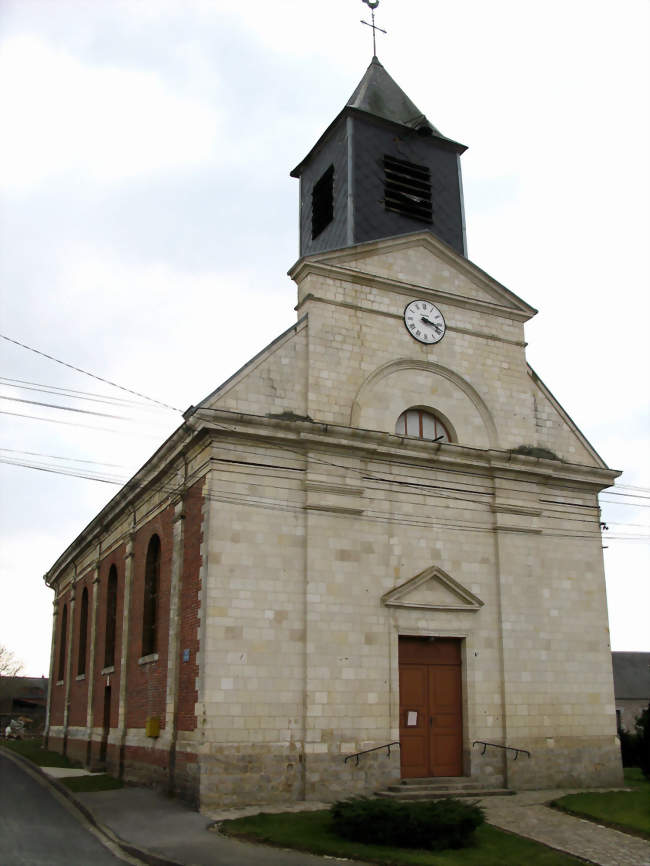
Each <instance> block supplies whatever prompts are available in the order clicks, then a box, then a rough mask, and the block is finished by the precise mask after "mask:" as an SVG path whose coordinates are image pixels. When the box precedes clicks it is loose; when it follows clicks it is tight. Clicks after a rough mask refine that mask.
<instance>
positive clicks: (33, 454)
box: [0, 447, 126, 469]
mask: <svg viewBox="0 0 650 866" xmlns="http://www.w3.org/2000/svg"><path fill="white" fill-rule="evenodd" d="M0 451H7V452H9V453H10V454H26V455H27V456H29V457H48V458H50V459H51V460H66V461H68V462H70V463H93V464H95V465H96V466H112V467H114V468H116V469H125V468H126V467H125V466H124V464H123V463H104V462H103V461H101V460H87V459H83V458H81V457H63V456H62V455H60V454H43V453H42V452H41V451H21V450H20V449H18V448H2V447H0Z"/></svg>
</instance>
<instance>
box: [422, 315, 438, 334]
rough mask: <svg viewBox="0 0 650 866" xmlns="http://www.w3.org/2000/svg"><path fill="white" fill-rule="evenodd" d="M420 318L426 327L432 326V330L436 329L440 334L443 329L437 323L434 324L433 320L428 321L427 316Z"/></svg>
mask: <svg viewBox="0 0 650 866" xmlns="http://www.w3.org/2000/svg"><path fill="white" fill-rule="evenodd" d="M420 318H421V319H422V321H423V322H424V323H425V324H426V325H431V327H432V328H435V329H436V331H437V332H438V333H440V331H442V328H441V327H440V325H436V323H435V322H432V321H431V319H428V318H427V317H426V316H420Z"/></svg>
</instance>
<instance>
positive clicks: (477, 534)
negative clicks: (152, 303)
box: [45, 57, 622, 807]
mask: <svg viewBox="0 0 650 866" xmlns="http://www.w3.org/2000/svg"><path fill="white" fill-rule="evenodd" d="M464 150H465V147H464V145H462V144H460V143H458V142H456V141H454V140H453V139H450V138H447V137H446V136H445V135H443V134H442V133H441V132H440V131H439V130H438V129H437V128H436V127H435V126H433V125H432V123H430V122H429V120H428V119H427V117H426V116H425V115H424V114H423V113H422V112H421V111H420V110H419V109H418V108H417V107H416V106H415V105H414V104H413V102H412V101H411V100H410V99H409V98H408V96H407V95H406V94H405V93H404V91H403V90H402V89H401V88H400V87H399V86H398V85H397V83H396V82H395V81H394V80H393V79H392V78H391V76H390V75H389V74H388V72H387V71H386V70H385V69H384V67H383V66H382V64H381V63H380V62H379V61H378V59H377V58H376V57H373V59H372V62H371V63H370V66H369V67H368V69H367V71H366V72H365V74H364V76H363V78H362V79H361V81H360V83H359V85H358V86H357V88H356V89H355V90H354V92H353V94H352V96H351V97H350V99H349V100H348V102H347V103H346V104H345V106H344V107H343V109H342V111H341V112H340V113H339V114H338V115H337V117H336V118H335V119H334V120H333V121H332V123H330V125H329V126H328V127H327V129H326V130H325V131H324V132H323V134H322V135H321V137H320V138H319V139H318V141H317V142H316V143H315V144H314V146H313V148H312V149H311V151H310V152H309V153H308V154H307V155H306V156H305V158H304V159H303V160H302V161H301V162H300V163H299V164H298V165H297V167H296V168H295V169H294V170H293V171H292V172H291V174H292V176H293V177H295V178H298V179H299V183H300V220H299V225H300V258H299V259H298V261H297V262H296V264H294V265H293V267H292V268H291V270H290V272H289V274H290V277H291V278H292V279H293V280H294V282H295V283H296V287H297V306H296V311H297V314H296V316H295V321H293V324H290V326H289V327H288V328H287V330H286V331H285V332H284V333H282V334H280V335H279V336H278V337H277V338H276V339H275V340H273V342H272V343H270V344H269V345H268V346H267V347H266V348H265V349H263V350H262V351H261V352H260V353H259V354H258V355H256V356H255V357H253V358H251V360H250V361H249V362H248V363H247V364H246V365H245V366H244V367H242V368H241V369H240V370H238V371H237V372H236V373H234V374H233V375H232V376H231V377H230V378H229V379H228V380H227V381H225V382H224V383H222V384H221V385H220V386H219V387H218V388H216V390H215V391H213V393H211V394H209V395H208V396H207V397H205V399H203V400H202V401H201V402H200V403H198V404H197V405H194V406H191V407H190V408H189V409H188V410H187V411H186V412H185V413H184V423H183V424H182V425H181V426H180V427H179V428H178V429H177V430H176V432H175V433H173V434H172V435H171V436H170V438H169V439H168V440H167V441H166V442H164V443H163V444H162V445H161V447H160V448H159V449H158V450H157V451H156V452H155V453H154V454H153V455H152V457H151V458H150V459H149V460H148V462H147V463H145V464H144V466H142V468H141V469H140V470H139V471H138V472H137V473H136V475H135V476H134V477H133V478H132V479H131V480H130V481H129V482H128V483H127V484H126V485H125V486H124V487H123V488H122V489H121V490H120V492H119V493H118V494H117V495H116V496H115V497H114V498H113V499H112V500H111V501H110V502H109V503H108V504H107V505H106V506H105V508H103V509H102V511H101V512H100V513H99V514H98V515H97V516H96V517H95V518H94V520H92V521H91V522H90V524H89V525H88V526H87V528H86V529H85V530H84V532H83V533H82V534H81V535H80V536H79V537H78V538H77V539H76V540H75V541H73V542H72V544H70V546H69V547H68V548H67V549H66V550H65V551H64V552H63V553H62V554H61V556H60V557H59V558H58V560H57V561H56V562H55V563H54V565H53V566H52V567H51V569H50V570H49V571H48V573H47V574H46V575H45V581H46V583H47V585H48V586H49V587H51V588H52V589H53V590H54V592H55V601H54V625H53V631H52V655H51V667H50V684H51V685H50V692H49V700H48V717H47V728H46V739H47V744H48V746H49V748H51V749H56V750H58V751H61V752H64V753H65V754H67V755H68V756H69V757H70V758H72V759H76V760H79V761H81V762H82V763H84V764H85V765H86V766H89V767H92V768H98V767H106V768H107V770H108V772H110V773H112V774H114V775H117V776H119V777H121V778H124V779H125V780H130V781H136V782H141V783H145V784H149V785H154V786H156V787H160V788H163V789H165V790H168V791H171V792H176V793H178V794H180V795H181V796H184V797H186V798H187V799H189V800H190V801H192V802H194V803H195V804H197V805H198V806H201V807H210V806H228V805H236V804H249V803H269V802H290V801H297V800H318V801H332V800H336V799H339V798H341V797H344V796H350V795H355V794H372V793H373V792H376V791H384V790H386V789H387V788H388V787H389V786H391V785H395V784H396V783H400V782H401V781H404V782H405V783H407V784H408V783H413V780H420V781H422V780H436V779H437V780H440V779H444V780H464V781H465V782H466V783H467V784H468V785H472V786H474V787H475V788H476V789H477V790H485V789H502V788H509V789H533V788H550V787H559V786H585V787H590V786H604V785H618V784H620V783H621V781H622V770H621V761H620V752H619V746H618V741H617V738H616V716H615V711H614V695H613V683H612V663H611V655H610V646H609V633H608V620H607V607H606V597H605V580H604V570H603V557H602V539H601V532H600V523H599V520H600V514H599V508H598V493H599V492H600V491H602V490H603V489H605V488H607V487H609V486H610V485H611V484H613V482H614V479H615V478H616V477H617V475H618V474H619V473H618V472H616V471H614V470H612V469H609V468H608V467H607V466H606V464H605V463H604V462H603V460H602V459H601V457H600V456H599V455H598V453H597V452H596V451H595V450H594V448H593V446H592V445H591V444H590V443H589V442H588V441H587V440H586V438H585V437H584V435H583V434H582V433H581V432H580V430H579V429H578V428H577V427H576V425H575V424H574V422H573V421H572V419H571V418H570V416H569V415H568V414H567V412H566V411H565V410H564V408H563V407H562V406H560V405H559V404H558V402H557V400H556V399H555V398H554V396H553V394H552V393H551V392H550V391H549V390H548V388H547V387H546V386H545V385H544V383H543V382H542V381H541V379H540V378H539V377H538V376H537V374H536V373H535V372H534V371H533V370H532V369H531V367H530V366H529V365H528V364H527V362H526V354H525V347H526V342H525V338H524V325H525V323H526V322H527V321H528V320H529V319H530V318H531V317H532V316H534V315H535V313H536V310H535V309H533V308H532V307H531V306H530V305H529V304H527V303H526V302H525V301H524V300H522V299H521V298H519V297H518V296H517V295H516V294H514V293H513V292H512V291H510V290H509V289H507V288H506V287H504V286H503V285H501V284H500V283H499V282H497V281H496V280H495V279H494V278H493V277H491V276H490V275H488V274H487V273H485V272H484V271H482V270H481V268H480V267H478V266H477V265H476V264H474V263H473V262H471V261H469V259H468V258H467V256H466V244H465V216H464V208H463V189H462V181H461V170H460V157H461V155H462V153H463V151H464ZM287 313H288V317H287V318H288V320H289V321H290V320H291V318H292V317H291V316H290V315H289V311H287Z"/></svg>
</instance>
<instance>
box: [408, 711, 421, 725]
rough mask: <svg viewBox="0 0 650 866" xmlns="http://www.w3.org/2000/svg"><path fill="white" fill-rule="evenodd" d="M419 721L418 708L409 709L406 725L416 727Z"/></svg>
mask: <svg viewBox="0 0 650 866" xmlns="http://www.w3.org/2000/svg"><path fill="white" fill-rule="evenodd" d="M417 723H418V714H417V711H416V710H409V711H408V712H407V714H406V727H407V728H415V727H416V726H417Z"/></svg>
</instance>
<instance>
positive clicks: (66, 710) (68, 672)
mask: <svg viewBox="0 0 650 866" xmlns="http://www.w3.org/2000/svg"><path fill="white" fill-rule="evenodd" d="M76 572H77V569H76V567H75V576H74V581H75V582H73V584H72V588H71V590H70V615H69V617H68V623H67V626H68V634H67V635H66V639H65V641H66V650H67V655H66V660H65V703H64V706H63V754H64V755H65V754H66V752H67V743H68V718H69V714H70V684H71V681H72V637H73V635H74V608H75V598H76V595H77V587H76V580H77V573H76Z"/></svg>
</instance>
